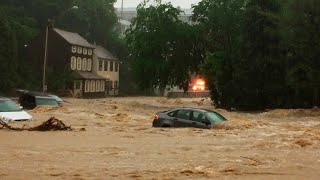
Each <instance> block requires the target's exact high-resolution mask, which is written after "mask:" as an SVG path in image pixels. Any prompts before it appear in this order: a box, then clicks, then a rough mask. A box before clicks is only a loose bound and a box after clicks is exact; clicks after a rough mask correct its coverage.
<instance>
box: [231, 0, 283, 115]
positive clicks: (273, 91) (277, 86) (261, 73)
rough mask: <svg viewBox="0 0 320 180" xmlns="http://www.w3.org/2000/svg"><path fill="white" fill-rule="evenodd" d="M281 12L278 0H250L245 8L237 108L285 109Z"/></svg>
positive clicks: (237, 82) (235, 80) (237, 72)
mask: <svg viewBox="0 0 320 180" xmlns="http://www.w3.org/2000/svg"><path fill="white" fill-rule="evenodd" d="M280 8H281V7H280V4H279V3H278V2H277V1H276V0H267V1H265V0H250V1H249V2H248V3H247V5H246V7H245V9H246V12H245V15H244V25H243V32H242V35H243V37H242V48H241V52H240V58H239V61H237V62H236V64H235V69H236V70H237V71H236V73H235V74H236V76H235V79H234V82H235V87H238V90H237V95H236V96H235V97H234V98H236V99H237V101H236V102H235V104H234V106H236V107H239V108H240V107H241V108H245V109H247V108H248V109H261V108H273V107H280V106H284V105H285V96H286V90H287V88H286V86H285V79H284V77H285V63H284V56H283V54H282V53H283V52H282V47H281V36H280V33H279V32H280V31H279V13H280V10H281V9H280Z"/></svg>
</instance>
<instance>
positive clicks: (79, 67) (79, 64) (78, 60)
mask: <svg viewBox="0 0 320 180" xmlns="http://www.w3.org/2000/svg"><path fill="white" fill-rule="evenodd" d="M81 61H82V60H81V58H80V57H78V58H77V70H79V71H81Z"/></svg>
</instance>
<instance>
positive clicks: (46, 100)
mask: <svg viewBox="0 0 320 180" xmlns="http://www.w3.org/2000/svg"><path fill="white" fill-rule="evenodd" d="M36 103H37V106H42V105H46V106H59V104H58V102H57V101H56V100H54V99H51V98H39V97H37V98H36Z"/></svg>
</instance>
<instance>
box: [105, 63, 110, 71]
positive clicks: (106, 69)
mask: <svg viewBox="0 0 320 180" xmlns="http://www.w3.org/2000/svg"><path fill="white" fill-rule="evenodd" d="M108 63H109V61H104V71H108Z"/></svg>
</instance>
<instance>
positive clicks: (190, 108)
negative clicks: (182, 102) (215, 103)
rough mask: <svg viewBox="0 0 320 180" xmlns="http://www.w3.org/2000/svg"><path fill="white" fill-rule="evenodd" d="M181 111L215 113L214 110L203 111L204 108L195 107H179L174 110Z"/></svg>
mask: <svg viewBox="0 0 320 180" xmlns="http://www.w3.org/2000/svg"><path fill="white" fill-rule="evenodd" d="M179 109H185V110H194V111H201V112H214V111H213V110H209V109H202V108H194V107H177V108H174V109H172V110H173V111H174V110H179Z"/></svg>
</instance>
